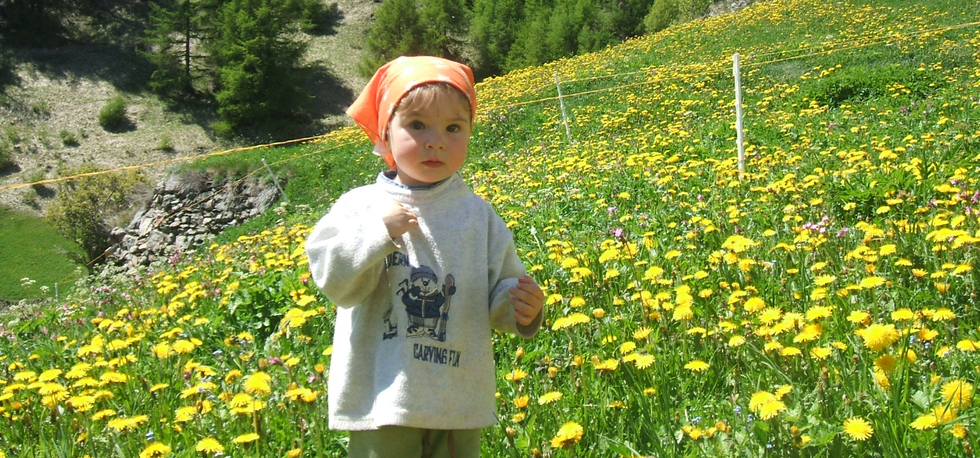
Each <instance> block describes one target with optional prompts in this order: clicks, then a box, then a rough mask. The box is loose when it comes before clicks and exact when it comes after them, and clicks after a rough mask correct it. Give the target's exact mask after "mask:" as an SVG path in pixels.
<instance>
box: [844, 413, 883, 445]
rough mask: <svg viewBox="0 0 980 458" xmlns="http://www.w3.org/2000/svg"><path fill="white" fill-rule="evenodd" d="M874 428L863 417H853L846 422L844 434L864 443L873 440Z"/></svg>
mask: <svg viewBox="0 0 980 458" xmlns="http://www.w3.org/2000/svg"><path fill="white" fill-rule="evenodd" d="M874 432H875V431H874V428H872V427H871V424H870V423H868V421H867V420H865V419H863V418H861V417H853V418H848V419H847V420H844V433H845V434H847V435H848V436H850V437H851V439H854V440H859V441H864V440H868V439H869V438H871V436H872V435H873V434H874Z"/></svg>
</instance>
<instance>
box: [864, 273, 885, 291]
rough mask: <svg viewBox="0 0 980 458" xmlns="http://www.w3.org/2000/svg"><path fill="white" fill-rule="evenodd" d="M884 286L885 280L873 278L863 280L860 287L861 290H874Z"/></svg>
mask: <svg viewBox="0 0 980 458" xmlns="http://www.w3.org/2000/svg"><path fill="white" fill-rule="evenodd" d="M884 284H885V279H884V278H882V277H876V276H871V277H865V278H864V279H863V280H861V283H860V286H861V288H864V289H872V288H877V287H879V286H881V285H884Z"/></svg>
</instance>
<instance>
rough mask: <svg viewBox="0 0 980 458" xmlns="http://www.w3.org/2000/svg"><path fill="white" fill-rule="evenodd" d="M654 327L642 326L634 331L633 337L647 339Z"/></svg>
mask: <svg viewBox="0 0 980 458" xmlns="http://www.w3.org/2000/svg"><path fill="white" fill-rule="evenodd" d="M652 331H653V329H650V328H640V329H637V330H636V331H635V332H633V338H634V339H636V340H642V339H646V338H647V336H649V335H650V332H652Z"/></svg>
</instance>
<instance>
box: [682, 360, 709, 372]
mask: <svg viewBox="0 0 980 458" xmlns="http://www.w3.org/2000/svg"><path fill="white" fill-rule="evenodd" d="M709 367H711V365H710V364H708V363H706V362H704V361H701V360H700V359H695V360H694V361H691V362H689V363H687V364H685V365H684V369H687V370H689V371H693V372H703V371H706V370H708V368H709Z"/></svg>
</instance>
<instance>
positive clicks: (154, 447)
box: [140, 442, 171, 458]
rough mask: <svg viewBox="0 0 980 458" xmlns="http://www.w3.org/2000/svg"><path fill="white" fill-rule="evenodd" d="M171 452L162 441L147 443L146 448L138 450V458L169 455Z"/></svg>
mask: <svg viewBox="0 0 980 458" xmlns="http://www.w3.org/2000/svg"><path fill="white" fill-rule="evenodd" d="M170 452H171V449H170V447H168V446H167V444H164V443H162V442H154V443H152V444H150V445H147V446H146V448H144V449H143V451H142V452H140V458H161V457H164V456H167V455H169V454H170Z"/></svg>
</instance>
